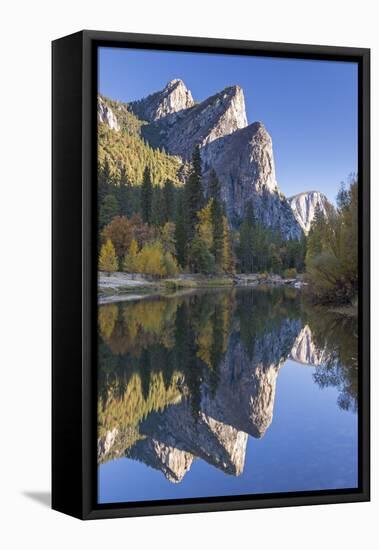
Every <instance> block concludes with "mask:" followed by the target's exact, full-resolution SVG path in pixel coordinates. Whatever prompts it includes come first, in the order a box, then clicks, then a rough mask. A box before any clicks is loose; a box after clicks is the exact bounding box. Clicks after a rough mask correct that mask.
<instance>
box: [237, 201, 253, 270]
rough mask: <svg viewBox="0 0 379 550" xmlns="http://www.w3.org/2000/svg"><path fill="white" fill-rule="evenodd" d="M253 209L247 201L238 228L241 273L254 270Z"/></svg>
mask: <svg viewBox="0 0 379 550" xmlns="http://www.w3.org/2000/svg"><path fill="white" fill-rule="evenodd" d="M254 229H255V220H254V211H253V205H252V203H251V201H249V202H248V204H247V208H246V214H245V218H244V220H243V222H242V224H241V229H240V243H239V250H238V256H239V261H240V268H241V271H242V272H243V273H252V272H253V270H254V261H253V258H254V244H255V243H254Z"/></svg>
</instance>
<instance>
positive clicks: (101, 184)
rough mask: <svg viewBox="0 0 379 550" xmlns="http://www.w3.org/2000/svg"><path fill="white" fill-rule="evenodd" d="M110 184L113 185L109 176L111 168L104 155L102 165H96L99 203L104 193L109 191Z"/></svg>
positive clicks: (103, 197)
mask: <svg viewBox="0 0 379 550" xmlns="http://www.w3.org/2000/svg"><path fill="white" fill-rule="evenodd" d="M112 185H113V178H112V176H111V168H110V164H109V160H108V157H105V161H104V163H103V165H99V166H98V182H97V191H98V200H99V203H102V202H103V200H104V199H105V196H106V194H107V193H108V192H109V190H110V188H111V187H112Z"/></svg>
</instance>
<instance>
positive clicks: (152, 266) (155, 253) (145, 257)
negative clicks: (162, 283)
mask: <svg viewBox="0 0 379 550" xmlns="http://www.w3.org/2000/svg"><path fill="white" fill-rule="evenodd" d="M137 268H138V271H139V272H140V273H144V274H145V275H151V276H153V277H163V276H164V275H165V268H164V263H163V248H162V245H161V243H160V242H159V241H155V242H153V243H148V244H145V246H144V247H143V248H142V250H141V251H140V252H139V254H138V255H137Z"/></svg>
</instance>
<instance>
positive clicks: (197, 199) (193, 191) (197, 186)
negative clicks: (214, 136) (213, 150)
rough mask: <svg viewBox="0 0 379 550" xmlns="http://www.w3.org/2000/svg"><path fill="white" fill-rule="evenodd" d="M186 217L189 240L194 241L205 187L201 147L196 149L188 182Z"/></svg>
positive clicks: (186, 188)
mask: <svg viewBox="0 0 379 550" xmlns="http://www.w3.org/2000/svg"><path fill="white" fill-rule="evenodd" d="M185 192H186V217H187V232H188V240H189V241H192V239H193V238H194V236H195V232H196V225H197V222H198V217H197V213H198V212H199V210H200V209H201V207H202V205H203V200H204V196H203V186H202V181H201V156H200V147H199V145H197V146H196V147H195V150H194V153H193V155H192V168H191V173H190V176H189V178H188V180H187V183H186V187H185Z"/></svg>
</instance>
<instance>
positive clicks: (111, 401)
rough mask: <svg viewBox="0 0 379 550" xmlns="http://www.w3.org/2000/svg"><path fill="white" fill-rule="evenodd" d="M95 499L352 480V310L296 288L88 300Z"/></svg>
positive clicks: (348, 483) (338, 485) (290, 488)
mask: <svg viewBox="0 0 379 550" xmlns="http://www.w3.org/2000/svg"><path fill="white" fill-rule="evenodd" d="M98 326H99V340H98V342H99V345H98V356H99V360H98V502H99V503H115V502H138V501H149V500H161V499H172V498H199V497H210V496H213V497H222V496H230V495H247V494H252V495H253V494H255V495H257V494H268V493H280V492H297V491H318V490H325V489H343V488H349V489H351V488H355V487H357V483H358V479H357V475H358V473H357V472H358V423H357V384H358V362H357V354H358V349H357V348H358V343H357V322H356V319H355V318H353V317H345V316H342V315H341V314H336V313H332V312H330V311H326V310H324V309H320V308H316V307H314V306H310V305H309V304H307V303H306V302H305V301H304V300H303V299H302V295H301V291H299V290H296V289H293V288H284V287H279V288H269V287H259V288H255V289H253V288H241V289H236V288H234V289H226V290H223V289H220V290H194V291H193V292H190V293H187V294H185V295H182V296H175V295H168V296H158V297H144V298H142V299H139V300H136V301H128V302H124V303H108V304H105V305H101V306H99V311H98Z"/></svg>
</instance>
